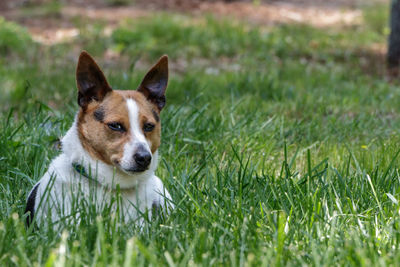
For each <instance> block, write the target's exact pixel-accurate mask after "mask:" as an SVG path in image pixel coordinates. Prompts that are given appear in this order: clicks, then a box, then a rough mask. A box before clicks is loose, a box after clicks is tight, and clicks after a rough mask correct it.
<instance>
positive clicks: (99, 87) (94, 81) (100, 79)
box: [76, 51, 112, 108]
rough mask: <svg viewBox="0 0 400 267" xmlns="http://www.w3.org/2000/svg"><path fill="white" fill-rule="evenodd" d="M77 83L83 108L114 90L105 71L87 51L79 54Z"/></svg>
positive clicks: (79, 100) (100, 99) (79, 99)
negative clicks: (105, 75)
mask: <svg viewBox="0 0 400 267" xmlns="http://www.w3.org/2000/svg"><path fill="white" fill-rule="evenodd" d="M76 84H77V86H78V104H79V106H81V107H82V108H86V106H87V105H88V104H89V103H90V102H91V101H92V100H94V101H102V100H103V98H104V97H105V95H106V94H107V93H109V92H111V91H112V89H111V87H110V85H109V84H108V82H107V80H106V77H104V74H103V72H102V71H101V69H100V68H99V66H98V65H97V64H96V62H95V61H94V59H93V58H92V57H91V56H90V55H89V54H88V53H87V52H86V51H83V52H82V53H81V55H80V56H79V61H78V66H77V68H76Z"/></svg>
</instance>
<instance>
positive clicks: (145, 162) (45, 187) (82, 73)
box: [26, 51, 173, 225]
mask: <svg viewBox="0 0 400 267" xmlns="http://www.w3.org/2000/svg"><path fill="white" fill-rule="evenodd" d="M76 81H77V87H78V104H79V106H80V110H79V112H78V114H77V115H76V118H75V121H74V123H73V124H72V127H71V128H70V129H69V130H68V132H67V133H66V135H65V137H63V138H62V141H61V142H62V154H60V155H59V156H58V157H57V158H55V159H54V160H53V161H52V162H51V164H50V166H49V169H48V171H47V172H46V173H45V175H44V176H43V177H42V178H41V179H40V181H39V182H38V183H37V184H36V185H35V186H34V187H33V189H32V191H31V192H30V194H29V197H28V200H27V207H26V212H28V217H27V222H28V225H29V224H30V223H31V221H32V219H33V217H34V216H35V218H36V220H37V221H38V222H39V221H41V222H46V221H47V222H48V221H51V222H52V223H56V222H57V221H59V220H62V219H64V218H68V217H71V216H72V217H76V216H78V217H79V216H80V214H81V213H80V212H79V210H74V209H75V208H76V205H75V204H76V203H79V202H80V201H82V200H90V201H94V203H95V204H96V206H97V207H98V208H101V207H104V206H106V205H107V203H109V202H110V201H111V199H112V198H113V197H114V195H115V194H117V192H118V194H120V199H121V203H120V204H119V207H118V210H119V212H120V213H121V214H122V217H123V218H122V220H123V221H125V222H127V221H130V220H138V221H139V222H143V218H141V217H142V215H143V214H149V215H150V216H151V213H152V212H154V208H156V209H158V210H160V209H161V210H164V211H166V210H168V209H169V208H173V204H172V202H171V197H170V195H169V193H168V191H167V190H166V189H165V188H164V186H163V183H162V182H161V180H160V179H159V178H158V177H157V176H155V174H154V171H155V169H156V167H157V160H158V153H157V150H158V147H159V146H160V135H161V124H160V116H159V115H160V111H161V110H162V108H163V107H164V105H165V90H166V88H167V83H168V57H167V56H163V57H161V58H160V59H159V61H158V62H157V63H156V64H155V65H154V66H153V67H152V68H151V69H150V70H149V72H148V73H147V74H146V75H145V77H144V79H143V81H142V82H141V84H140V85H139V87H138V89H137V90H127V91H121V90H113V89H111V87H110V85H109V84H108V82H107V80H106V78H105V76H104V74H103V72H102V71H101V70H100V68H99V66H98V65H97V64H96V62H95V61H94V60H93V58H92V57H91V56H90V55H89V54H88V53H86V52H85V51H84V52H82V53H81V55H80V57H79V61H78V66H77V70H76ZM114 206H116V205H114ZM114 208H115V207H114ZM78 209H79V207H78ZM78 220H79V218H78Z"/></svg>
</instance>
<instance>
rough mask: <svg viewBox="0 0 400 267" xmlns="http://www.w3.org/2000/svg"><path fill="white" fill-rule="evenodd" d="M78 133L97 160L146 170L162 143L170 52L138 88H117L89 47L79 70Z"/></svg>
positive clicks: (127, 169) (124, 168)
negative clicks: (161, 118)
mask: <svg viewBox="0 0 400 267" xmlns="http://www.w3.org/2000/svg"><path fill="white" fill-rule="evenodd" d="M76 81H77V86H78V104H79V106H80V111H79V114H78V132H79V139H80V141H81V143H82V146H83V147H84V149H85V150H86V151H87V152H88V153H89V154H90V156H91V157H93V158H94V159H96V160H100V161H102V162H104V163H106V164H108V165H114V166H116V167H117V168H118V169H120V170H121V171H123V172H125V173H129V174H134V173H141V172H144V171H146V170H147V169H148V168H149V166H150V165H151V163H152V161H153V160H154V155H155V153H156V151H157V149H158V147H159V145H160V134H161V123H160V112H161V110H162V108H163V107H164V105H165V90H166V88H167V83H168V57H167V56H162V57H161V58H160V59H159V60H158V62H157V63H156V64H155V65H154V66H153V67H152V68H151V69H150V70H149V71H148V73H147V74H146V75H145V77H144V78H143V81H142V82H141V84H140V85H139V87H138V88H137V90H126V91H125V90H124V91H121V90H113V89H112V88H111V87H110V85H109V84H108V82H107V80H106V78H105V76H104V74H103V72H102V71H101V69H100V68H99V66H98V65H97V64H96V62H95V61H94V60H93V58H92V57H91V56H90V55H89V54H88V53H86V52H82V53H81V55H80V57H79V62H78V66H77V70H76Z"/></svg>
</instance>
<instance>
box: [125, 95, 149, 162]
mask: <svg viewBox="0 0 400 267" xmlns="http://www.w3.org/2000/svg"><path fill="white" fill-rule="evenodd" d="M126 105H127V107H128V116H129V124H130V132H131V135H132V136H131V140H130V141H129V142H128V143H126V144H125V146H124V155H123V157H122V162H121V165H122V167H123V168H129V167H130V166H131V165H132V163H134V162H133V155H134V154H135V151H136V149H137V147H138V146H139V145H143V146H144V147H145V148H146V149H147V150H148V151H149V152H150V153H151V151H150V145H151V144H149V142H148V141H147V139H146V138H145V137H144V134H143V132H142V131H141V129H140V122H139V107H138V105H137V104H136V101H135V100H133V99H127V100H126Z"/></svg>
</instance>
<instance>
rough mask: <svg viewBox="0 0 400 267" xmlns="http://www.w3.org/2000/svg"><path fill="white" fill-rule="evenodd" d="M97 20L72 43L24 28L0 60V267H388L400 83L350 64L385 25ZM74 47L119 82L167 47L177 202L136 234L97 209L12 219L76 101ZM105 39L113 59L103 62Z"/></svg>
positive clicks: (127, 83)
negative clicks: (61, 219)
mask: <svg viewBox="0 0 400 267" xmlns="http://www.w3.org/2000/svg"><path fill="white" fill-rule="evenodd" d="M368 12H371V11H370V10H369V11H368ZM379 12H382V11H379ZM369 16H370V15H369ZM375 17H376V18H379V17H384V16H382V15H376V16H375ZM3 23H4V22H3ZM7 23H8V22H7ZM10 25H12V27H14V24H10ZM96 25H97V26H96V27H94V28H93V27H90V25H84V24H82V25H80V28H81V33H82V34H81V36H80V37H79V39H78V40H76V42H72V43H69V44H68V43H67V44H60V45H55V46H51V47H42V46H40V45H30V41H27V40H29V39H28V38H24V40H25V41H21V43H20V45H21V46H25V45H26V46H27V47H28V49H24V50H23V51H20V50H18V49H15V50H14V49H12V51H8V52H7V53H6V54H5V57H6V59H4V60H1V61H0V93H1V95H2V96H4V97H1V98H0V104H1V110H2V113H1V115H0V116H1V117H0V123H1V126H0V189H1V190H0V265H18V266H31V265H36V264H39V265H45V264H47V266H51V265H57V266H58V265H63V264H65V265H67V266H79V265H100V266H105V265H107V266H108V265H115V266H121V265H122V264H124V265H126V266H129V265H135V266H141V265H148V264H152V265H154V266H158V265H170V266H175V265H182V266H184V265H191V266H192V265H204V266H210V265H217V266H222V265H224V266H225V265H235V266H236V265H241V266H243V265H254V266H260V264H261V265H263V266H267V265H273V266H280V265H295V266H299V265H317V266H321V265H322V266H332V265H334V266H336V265H354V266H360V265H361V266H368V265H379V266H381V265H397V263H398V262H399V260H400V253H399V252H398V251H399V248H400V230H399V229H400V213H399V210H400V209H399V208H400V207H399V202H398V199H399V198H400V175H399V151H400V146H399V143H400V138H399V136H398V132H399V130H400V116H399V114H400V108H399V105H398V100H399V99H400V89H399V87H397V86H396V85H391V84H388V83H387V82H386V81H385V80H384V79H383V78H382V77H380V76H378V75H377V74H376V73H373V72H372V73H371V72H365V70H364V69H363V68H362V66H361V63H360V61H361V59H360V57H361V56H360V51H370V50H369V49H370V48H371V46H373V45H375V44H376V43H380V44H382V43H383V42H384V41H385V38H386V37H385V35H384V34H385V33H383V32H382V31H381V30H380V29H381V27H379V28H377V29H374V27H371V26H369V25H361V26H357V27H352V28H338V29H316V28H311V27H308V26H305V25H280V26H275V27H273V28H263V27H258V26H254V25H249V24H241V23H239V22H235V21H232V22H229V21H224V20H222V21H221V20H217V19H215V18H212V17H205V18H195V19H192V18H188V17H185V16H181V15H175V14H163V15H160V16H158V17H157V18H154V19H140V20H136V21H127V22H125V23H124V24H123V25H121V26H120V27H118V28H117V29H116V30H115V31H114V32H113V34H112V35H111V36H104V35H103V34H102V33H101V27H102V26H101V25H102V23H101V22H100V23H98V24H96ZM376 25H379V23H378V22H376ZM1 30H2V29H1V28H0V34H1ZM18 32H20V33H18V34H17V35H16V36H19V34H22V36H25V35H24V34H25V33H24V31H18ZM10 40H11V41H12V40H14V37H13V38H12V39H10ZM76 45H78V46H79V47H80V48H82V49H83V48H85V49H88V50H89V52H91V53H93V54H94V55H95V57H96V59H98V60H99V62H100V65H103V66H104V68H103V69H104V71H105V73H106V75H107V76H108V77H109V81H110V83H111V84H112V85H113V87H115V88H136V86H137V84H138V83H139V81H140V78H141V77H142V76H143V74H144V72H145V69H144V67H143V62H145V64H144V65H146V67H147V66H150V64H151V63H153V62H154V60H156V58H158V57H159V56H160V55H161V54H169V56H170V60H171V63H172V64H171V66H172V70H171V75H170V77H171V80H170V83H169V87H168V90H167V107H166V108H165V110H163V112H162V122H163V133H162V140H163V141H162V145H161V148H160V152H161V160H160V164H159V168H158V170H157V174H158V176H159V177H161V179H162V180H163V182H164V183H165V185H166V187H167V188H168V190H169V191H170V193H171V195H172V197H173V199H174V201H175V204H176V209H175V210H174V211H173V212H172V213H171V215H170V216H169V217H168V218H158V219H156V220H154V221H151V222H149V223H148V224H147V225H146V227H145V229H144V230H143V231H140V230H139V229H137V228H136V227H134V225H123V224H122V225H121V224H120V223H119V221H118V219H117V218H115V217H113V216H109V215H110V214H107V213H99V214H95V213H93V212H87V214H86V217H85V220H84V221H83V223H82V224H80V225H65V226H64V229H65V230H64V231H62V232H53V231H47V230H44V229H39V230H38V231H35V232H32V231H31V230H26V229H25V227H24V223H23V222H24V220H23V218H24V217H23V209H24V205H25V198H26V196H27V193H28V192H29V190H30V189H31V188H32V186H33V184H34V183H35V182H36V181H37V180H39V179H40V177H41V176H42V175H43V174H44V172H45V171H46V168H47V166H48V164H49V162H50V161H51V159H52V158H54V157H55V156H56V155H57V154H58V151H57V150H56V149H55V148H54V142H56V140H57V139H58V138H59V137H60V136H62V135H63V134H64V133H65V132H66V130H67V129H68V128H69V126H70V124H71V122H72V119H73V116H74V113H75V112H76V110H77V104H76V89H75V82H74V68H75V64H76V57H77V56H78V55H77V54H75V53H71V51H70V49H71V47H72V46H76ZM9 47H11V48H12V47H13V46H12V45H10V46H9ZM106 49H112V50H113V51H114V52H119V53H121V58H120V59H119V60H116V61H115V62H111V63H110V62H104V59H103V53H104V52H105V51H106ZM371 53H372V52H371ZM138 59H140V60H141V62H142V64H136V63H137V60H138ZM371 64H372V63H371ZM383 67H384V66H382V68H383Z"/></svg>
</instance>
